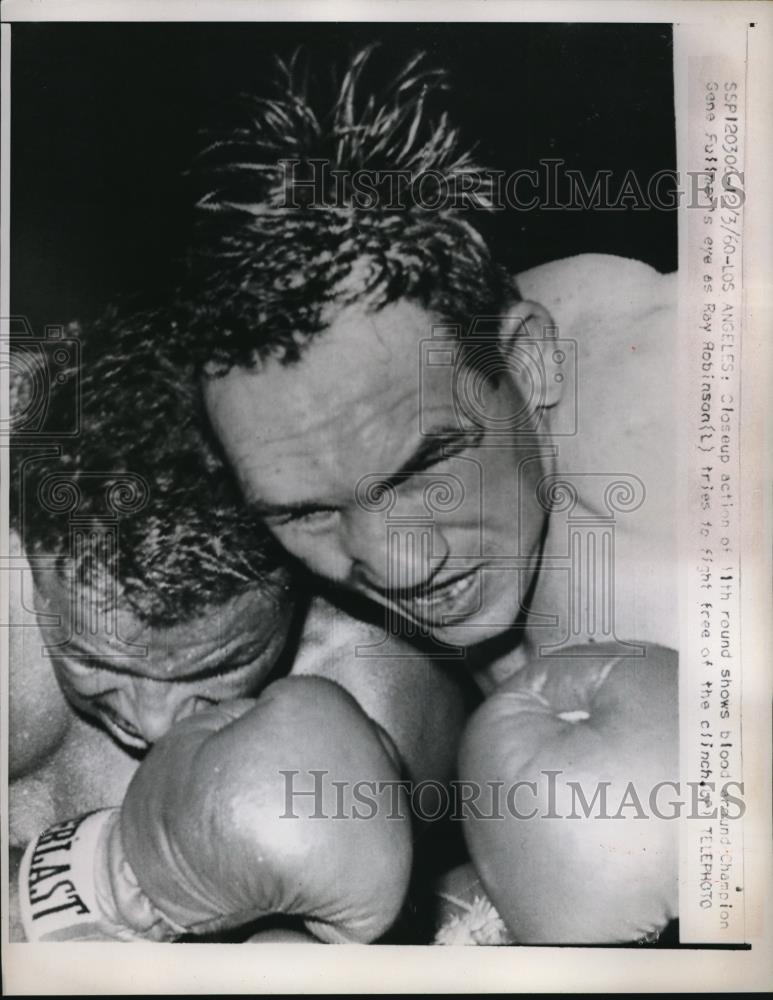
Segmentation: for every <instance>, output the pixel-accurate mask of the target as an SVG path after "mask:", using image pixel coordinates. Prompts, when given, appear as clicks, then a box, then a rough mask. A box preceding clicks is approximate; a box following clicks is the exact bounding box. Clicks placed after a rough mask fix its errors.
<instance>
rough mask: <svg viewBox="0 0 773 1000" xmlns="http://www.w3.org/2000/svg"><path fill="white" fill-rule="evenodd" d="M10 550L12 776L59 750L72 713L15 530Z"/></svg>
mask: <svg viewBox="0 0 773 1000" xmlns="http://www.w3.org/2000/svg"><path fill="white" fill-rule="evenodd" d="M9 555H10V558H11V571H10V573H9V584H10V588H9V589H10V616H9V618H10V626H11V627H10V629H9V645H10V649H9V654H10V655H9V660H10V671H9V715H10V726H9V729H10V747H9V775H10V778H11V780H13V779H14V778H16V777H19V776H21V775H23V774H26V773H29V772H30V771H34V770H35V769H37V768H39V767H40V766H41V765H42V763H43V762H44V761H45V760H46V759H47V758H48V757H50V756H51V755H52V754H53V753H54V752H55V751H56V750H57V748H58V747H59V746H60V745H61V743H62V741H63V740H64V738H65V736H66V734H67V730H68V728H69V726H70V724H71V722H72V718H73V714H72V709H71V708H70V707H69V705H68V704H67V702H66V701H65V698H64V695H63V694H62V692H61V691H60V689H59V685H58V684H57V681H56V677H55V676H54V671H53V668H52V666H51V659H50V657H48V656H47V655H46V649H45V646H46V641H45V637H44V634H43V632H42V631H41V628H40V625H39V621H38V618H37V615H36V612H35V609H34V606H33V580H32V571H31V569H30V565H29V561H28V560H27V558H26V556H25V555H24V552H23V550H22V547H21V543H20V540H19V537H18V535H17V534H16V533H15V532H11V536H10V545H9Z"/></svg>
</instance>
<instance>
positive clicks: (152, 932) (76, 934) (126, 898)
mask: <svg viewBox="0 0 773 1000" xmlns="http://www.w3.org/2000/svg"><path fill="white" fill-rule="evenodd" d="M119 814H120V813H119V810H118V809H100V810H98V811H97V812H92V813H87V814H86V815H85V816H79V817H78V818H77V819H71V820H66V821H65V822H63V823H56V824H55V825H54V826H51V827H49V828H48V829H47V830H46V831H45V832H44V833H42V834H41V835H40V836H39V837H36V838H35V839H34V840H32V841H31V842H30V843H29V844H28V845H27V849H26V851H25V852H24V857H23V858H22V862H21V867H20V869H19V901H20V909H21V920H22V926H23V928H24V934H25V936H26V938H27V940H28V941H110V940H118V941H137V940H155V941H168V940H171V939H173V938H175V937H177V936H178V934H179V933H180V930H179V929H178V928H176V927H174V926H172V925H171V923H170V922H169V921H168V920H167V919H166V918H164V917H163V915H162V914H161V913H160V912H159V911H158V910H157V909H156V908H155V907H154V906H153V905H152V903H151V902H150V900H149V899H148V898H147V897H146V896H145V895H144V893H142V891H141V890H140V889H139V887H138V885H137V880H136V878H135V877H134V873H133V872H132V871H131V869H130V867H129V864H128V862H127V861H126V859H125V857H124V856H123V853H122V849H121V846H120V830H119V826H118V819H119Z"/></svg>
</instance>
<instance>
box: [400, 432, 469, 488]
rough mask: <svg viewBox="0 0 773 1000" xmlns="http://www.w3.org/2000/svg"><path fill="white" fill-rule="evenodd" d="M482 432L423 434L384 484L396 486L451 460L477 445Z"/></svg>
mask: <svg viewBox="0 0 773 1000" xmlns="http://www.w3.org/2000/svg"><path fill="white" fill-rule="evenodd" d="M483 433H484V432H483V430H482V429H481V428H478V427H476V428H475V429H474V430H473V429H469V430H459V428H458V427H442V428H438V429H437V430H430V431H425V432H424V439H423V440H422V441H421V442H420V443H419V445H418V446H417V448H416V450H415V451H414V453H413V454H412V455H411V456H410V458H409V459H408V460H407V461H405V462H403V464H402V465H401V466H400V468H399V469H398V470H397V472H394V473H392V474H391V475H388V476H385V477H384V483H386V484H388V485H389V486H397V485H399V484H400V483H402V482H405V480H406V479H409V478H410V477H411V476H413V475H415V474H416V473H417V472H424V471H425V470H426V469H429V468H431V467H432V466H433V465H436V464H437V463H438V462H442V461H443V460H444V459H446V458H453V456H454V455H458V454H459V453H460V452H462V451H465V450H466V449H467V448H471V447H474V446H475V445H476V444H479V443H480V441H481V439H482V437H483Z"/></svg>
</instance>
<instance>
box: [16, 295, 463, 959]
mask: <svg viewBox="0 0 773 1000" xmlns="http://www.w3.org/2000/svg"><path fill="white" fill-rule="evenodd" d="M70 332H71V333H72V334H73V335H76V334H77V335H78V336H79V337H80V339H81V362H80V365H79V368H78V370H77V372H75V373H74V374H75V375H76V376H77V377H76V379H75V380H74V381H75V383H76V384H77V385H78V386H79V399H80V425H79V432H78V434H77V435H76V436H74V437H73V438H70V439H68V438H65V437H62V438H60V439H59V440H58V443H57V444H56V446H54V447H48V446H46V447H40V446H35V445H34V444H33V446H32V447H30V448H26V447H25V446H24V439H23V438H22V437H21V436H18V437H17V438H16V439H15V446H14V448H13V455H12V471H13V476H12V480H13V481H12V525H13V534H12V540H13V546H14V553H15V555H16V557H17V559H18V560H19V566H20V567H21V568H20V570H19V572H17V573H16V574H15V581H16V585H15V587H14V588H13V593H12V624H14V625H17V626H18V627H16V628H12V629H11V633H10V635H11V645H12V649H11V677H10V693H11V702H10V729H11V746H10V777H11V786H10V793H11V810H10V825H11V846H12V848H14V849H16V851H17V860H18V851H19V850H20V849H21V848H22V847H24V846H25V845H28V846H27V851H26V856H25V861H24V862H23V864H22V872H21V883H20V889H21V893H20V899H19V905H20V908H21V918H22V920H23V925H24V933H25V934H26V936H27V937H28V938H32V939H39V940H59V939H65V938H74V939H78V940H87V939H99V940H102V939H110V938H114V939H115V938H118V939H135V938H137V937H149V938H153V939H159V938H160V939H174V938H176V937H179V936H180V935H181V934H182V933H185V932H186V931H190V932H192V933H203V932H205V931H206V932H215V931H217V932H220V931H221V930H224V929H229V928H233V927H235V926H242V925H245V924H248V923H249V922H250V921H252V920H254V919H256V918H258V917H263V916H271V915H276V914H290V915H296V916H298V917H303V918H305V919H306V920H307V921H308V922H309V925H310V926H313V927H314V930H315V934H316V936H317V937H319V938H322V939H328V940H329V939H339V938H340V939H349V938H351V939H354V940H370V939H371V938H375V937H378V936H379V935H380V934H382V933H383V932H384V931H386V930H387V929H388V928H389V926H390V925H391V924H392V923H393V922H394V920H395V918H396V917H397V915H398V913H399V910H400V907H401V905H402V903H403V899H404V896H405V892H406V889H407V879H408V873H409V871H410V866H411V854H412V847H411V832H410V821H409V818H408V813H407V810H404V815H403V817H402V819H397V820H396V821H393V822H387V821H386V819H385V818H384V817H383V815H382V814H381V813H380V814H379V816H378V817H377V818H376V819H375V820H374V821H373V822H370V823H355V822H335V823H334V822H332V820H331V821H330V822H328V823H319V822H312V821H310V820H309V818H308V813H309V812H310V811H311V810H310V807H308V806H307V805H306V804H305V803H304V802H303V798H301V804H302V807H299V808H298V810H297V812H298V816H297V817H296V818H295V819H293V818H288V819H287V821H286V822H284V823H279V824H277V823H276V822H272V821H270V820H265V821H261V817H260V810H261V809H265V808H266V807H267V804H268V803H274V802H275V800H276V799H277V798H279V799H280V800H281V801H282V802H284V796H285V794H286V780H287V779H286V778H285V777H283V774H282V770H283V769H285V768H286V769H289V771H292V770H293V769H297V770H298V771H299V772H300V773H306V772H307V771H308V769H309V768H314V767H316V768H319V769H320V773H323V774H327V775H329V776H330V779H331V780H332V779H334V778H336V779H339V780H342V781H344V783H345V784H347V785H348V784H355V783H356V782H357V781H358V780H362V781H374V780H377V779H383V780H393V781H395V782H396V781H397V780H398V779H399V778H401V777H402V776H406V777H408V776H410V777H412V778H415V779H418V780H421V779H422V778H428V777H431V778H432V779H434V780H441V781H445V780H447V779H448V778H449V777H450V775H451V772H452V768H453V765H454V754H455V748H456V745H457V743H458V736H459V733H460V730H461V723H462V719H463V713H464V707H463V699H462V697H461V694H460V692H459V689H458V686H457V685H456V684H455V683H454V682H453V680H452V679H451V678H449V677H448V676H447V675H446V674H445V673H444V672H443V671H442V670H441V669H440V668H439V667H437V666H435V665H433V664H432V663H431V662H430V661H429V660H427V659H426V658H424V657H419V656H417V654H416V652H415V650H412V649H409V648H407V647H405V646H404V645H402V646H401V645H400V644H399V643H397V642H392V643H391V645H390V646H389V649H388V650H387V649H386V648H385V649H384V653H385V654H389V655H385V656H384V657H383V658H381V657H379V656H372V655H371V656H364V657H358V656H357V655H356V648H357V647H358V646H364V647H367V646H372V645H374V643H376V642H377V641H378V640H379V639H381V638H382V637H383V636H382V633H380V632H379V631H378V630H376V629H374V628H372V627H371V626H368V625H365V624H363V623H362V622H359V621H355V620H354V619H352V618H351V617H350V616H349V615H347V614H345V613H344V612H342V611H340V610H338V609H337V608H335V607H334V606H332V605H331V604H329V603H327V602H326V601H324V600H322V599H321V598H319V597H317V598H313V597H311V596H310V595H309V592H308V589H307V588H305V586H304V584H303V583H302V581H301V580H300V579H299V578H298V576H297V574H293V573H292V572H291V570H290V569H289V568H288V566H287V565H286V564H285V562H284V561H283V560H282V558H281V550H280V549H279V546H278V545H277V544H276V543H275V542H274V540H273V539H272V538H271V536H270V535H269V534H268V533H267V532H266V531H265V529H264V528H262V527H261V525H260V524H259V522H256V521H255V519H254V517H253V516H252V515H251V514H249V513H248V512H247V511H246V508H245V507H244V506H243V504H241V502H240V501H239V498H238V493H237V491H236V488H235V485H234V483H233V481H232V478H231V473H230V471H229V470H228V468H227V467H225V466H224V465H223V463H222V461H221V460H220V458H219V457H218V455H217V453H216V450H215V449H214V448H213V447H212V446H211V443H210V442H209V441H208V440H207V436H206V431H205V430H204V427H205V425H204V423H203V421H202V420H201V412H200V410H201V403H200V395H199V389H198V386H197V384H196V382H195V381H194V380H193V379H192V378H191V371H190V370H186V369H185V368H184V367H181V366H179V365H172V364H170V363H169V361H168V360H167V358H166V353H165V344H166V343H167V342H168V341H169V339H170V338H171V337H172V335H173V332H174V331H173V320H172V319H171V318H170V314H169V313H168V312H165V311H162V310H156V311H146V312H137V313H134V314H129V315H126V314H121V313H119V312H118V311H116V310H110V311H108V312H107V313H106V314H105V315H104V316H103V317H102V318H101V319H100V320H99V321H98V322H96V323H94V324H92V325H90V326H88V327H86V328H85V329H83V330H81V329H79V328H73V329H72V330H71V331H70ZM63 381H64V384H65V385H67V386H69V385H70V384H71V383H72V381H73V380H63ZM28 391H29V386H27V385H25V384H24V382H23V380H22V381H20V382H17V383H16V384H15V385H14V387H13V395H14V396H15V398H16V400H17V406H19V405H21V404H20V401H23V399H24V397H25V394H26V393H27V392H28ZM48 402H49V412H48V426H51V427H58V426H65V425H66V419H65V416H66V414H65V408H66V407H68V406H71V405H72V399H71V398H68V399H65V390H64V389H59V388H58V387H57V385H56V384H54V385H53V386H52V388H51V394H50V399H49V401H48ZM60 409H61V413H60V412H59V410H60ZM60 418H61V419H60ZM25 567H26V568H25ZM30 577H31V580H32V588H31V593H29V594H28V593H27V583H28V581H29V580H30ZM31 612H32V614H31ZM401 654H402V655H401ZM57 682H58V683H57ZM95 723H96V725H95ZM105 730H107V733H109V734H110V737H112V739H111V738H110V737H108V735H107V733H106V732H105ZM172 761H174V764H173V765H171V764H170V762H172ZM333 791H334V790H333ZM302 794H303V793H301V795H302ZM331 794H332V792H331V788H330V786H329V785H328V784H325V787H324V789H321V790H320V796H322V799H321V800H320V802H321V803H323V804H324V805H325V806H326V807H327V806H329V807H330V808H331V810H333V811H334V805H333V803H332V802H331V800H330V795H331ZM392 794H395V791H394V789H393V792H392ZM399 796H400V793H399V792H398V793H397V799H396V801H398V802H399ZM237 805H238V807H239V808H237ZM119 807H120V808H119ZM94 810H97V811H96V812H94ZM385 812H386V810H382V813H385ZM81 814H85V816H84V815H81ZM244 815H248V816H250V817H251V818H252V819H253V820H254V823H252V824H251V825H245V822H244V820H243V819H239V817H240V816H244ZM73 816H80V818H79V819H77V820H73V819H72V817H73ZM174 829H176V830H177V831H178V832H177V840H176V841H175V835H174V833H173V830H174ZM191 838H193V839H191ZM197 838H198V839H197ZM57 845H58V847H57ZM165 852H167V853H165ZM168 852H171V853H168ZM55 855H56V856H55ZM183 856H184V857H185V861H184V862H182V861H181V859H182V857H183ZM374 856H375V857H376V858H378V863H375V862H374ZM160 859H162V860H160ZM323 859H324V863H323ZM181 864H182V868H181V867H180V865H181ZM138 883H139V885H140V886H142V887H143V892H140V891H139V889H138ZM186 893H187V896H186ZM186 899H187V903H186V902H184V900H186ZM186 906H187V909H186Z"/></svg>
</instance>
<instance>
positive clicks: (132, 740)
mask: <svg viewBox="0 0 773 1000" xmlns="http://www.w3.org/2000/svg"><path fill="white" fill-rule="evenodd" d="M98 709H99V714H100V717H101V719H102V721H103V722H104V724H105V726H106V728H107V729H108V730H109V731H110V732H111V733H112V734H113V736H115V738H116V739H117V740H118V741H119V742H120V743H123V744H124V745H125V746H130V747H133V748H134V749H135V750H147V749H148V747H149V746H150V743H149V742H148V741H147V740H146V739H145V737H144V736H143V735H142V734H141V733H140V732H139V730H137V729H135V728H134V726H132V725H131V723H129V722H127V721H126V719H124V718H123V717H122V716H120V715H119V714H118V713H117V712H114V711H113V710H112V709H111V708H109V707H108V706H107V705H99V706H98Z"/></svg>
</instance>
